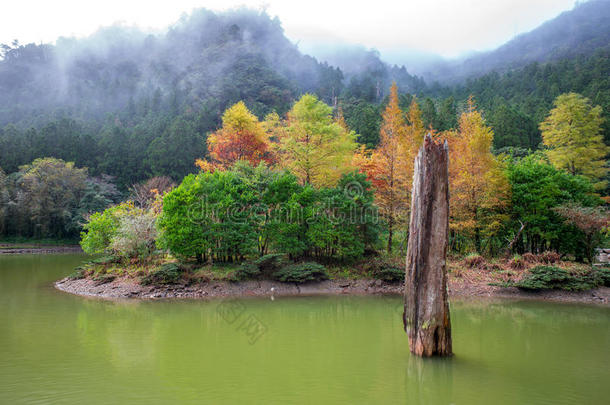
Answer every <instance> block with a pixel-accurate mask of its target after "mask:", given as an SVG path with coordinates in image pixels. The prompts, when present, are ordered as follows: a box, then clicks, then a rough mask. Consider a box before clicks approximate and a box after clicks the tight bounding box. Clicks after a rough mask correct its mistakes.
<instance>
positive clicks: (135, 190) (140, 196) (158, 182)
mask: <svg viewBox="0 0 610 405" xmlns="http://www.w3.org/2000/svg"><path fill="white" fill-rule="evenodd" d="M175 186H176V184H175V183H174V182H173V181H172V179H171V178H169V177H167V176H157V177H152V178H150V179H148V180H146V181H145V182H143V183H139V184H134V185H133V186H131V199H132V200H133V202H134V203H135V204H136V205H137V206H139V207H141V208H148V207H150V205H151V204H152V203H153V202H154V201H155V199H156V198H157V196H159V195H160V196H162V195H163V194H165V193H166V192H168V191H170V190H171V189H172V188H174V187H175Z"/></svg>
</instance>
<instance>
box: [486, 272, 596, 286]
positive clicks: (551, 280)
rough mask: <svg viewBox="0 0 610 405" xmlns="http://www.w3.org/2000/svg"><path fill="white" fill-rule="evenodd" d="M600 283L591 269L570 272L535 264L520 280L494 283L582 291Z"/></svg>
mask: <svg viewBox="0 0 610 405" xmlns="http://www.w3.org/2000/svg"><path fill="white" fill-rule="evenodd" d="M602 283H603V281H602V279H601V275H600V274H599V273H598V271H596V270H593V269H587V270H581V271H577V272H574V273H570V272H568V271H566V270H564V269H561V268H559V267H554V266H536V267H534V268H532V269H531V270H530V271H529V274H528V275H526V276H525V277H524V278H523V279H521V280H520V281H517V282H508V283H504V284H495V285H501V286H503V287H517V288H521V289H523V290H553V289H557V290H567V291H582V290H590V289H591V288H595V287H597V286H599V285H600V284H602Z"/></svg>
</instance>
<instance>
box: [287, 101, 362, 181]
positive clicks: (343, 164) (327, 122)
mask: <svg viewBox="0 0 610 405" xmlns="http://www.w3.org/2000/svg"><path fill="white" fill-rule="evenodd" d="M278 132H279V133H278V134H277V137H278V139H279V144H278V155H279V156H278V163H279V164H280V166H282V167H283V168H287V169H289V170H290V171H291V172H292V173H294V174H295V175H296V176H297V177H298V178H299V180H300V181H301V183H302V184H311V185H313V186H315V187H321V186H333V185H335V184H337V182H338V181H339V178H340V177H341V175H343V174H345V173H347V172H349V171H351V170H352V169H353V168H352V165H351V161H352V155H353V153H354V150H355V149H356V141H355V138H356V135H355V133H354V132H351V131H348V130H347V129H345V128H344V127H342V126H341V125H340V124H339V123H337V122H335V120H334V119H333V115H332V108H331V107H330V106H328V105H326V104H325V103H324V102H322V101H320V100H318V98H317V97H316V96H314V95H311V94H305V95H304V96H302V97H301V99H300V100H299V101H297V102H296V103H295V104H294V106H293V107H292V109H291V110H290V111H289V112H288V118H287V120H286V122H285V125H284V128H281V129H280V130H279V131H278Z"/></svg>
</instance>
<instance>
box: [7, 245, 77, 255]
mask: <svg viewBox="0 0 610 405" xmlns="http://www.w3.org/2000/svg"><path fill="white" fill-rule="evenodd" d="M13 246H14V247H13ZM48 253H83V249H82V248H81V247H80V245H57V246H55V245H33V244H32V245H30V244H26V243H23V244H21V243H19V244H10V243H2V244H0V255H15V254H48Z"/></svg>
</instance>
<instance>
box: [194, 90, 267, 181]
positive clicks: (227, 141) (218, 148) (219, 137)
mask: <svg viewBox="0 0 610 405" xmlns="http://www.w3.org/2000/svg"><path fill="white" fill-rule="evenodd" d="M208 151H209V154H210V157H211V158H212V162H211V163H212V165H214V166H216V167H221V168H227V167H230V166H232V165H233V164H234V163H235V162H237V161H240V160H245V161H248V162H249V163H250V164H252V165H258V164H259V163H260V162H261V161H265V162H267V163H271V162H272V161H273V155H272V153H271V150H270V148H269V140H268V137H267V133H266V131H265V128H264V127H263V125H262V124H261V122H260V121H259V120H258V118H257V117H256V116H255V115H254V114H252V113H251V112H250V111H249V110H248V108H247V107H246V105H245V104H244V102H243V101H240V102H239V103H237V104H235V105H233V106H232V107H230V108H229V109H227V110H226V111H225V112H224V114H223V116H222V128H220V129H219V130H218V131H216V132H214V133H213V134H211V135H210V136H209V137H208ZM196 165H197V166H199V167H200V168H202V169H203V168H204V166H205V165H206V163H205V162H204V161H201V160H197V162H196Z"/></svg>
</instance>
